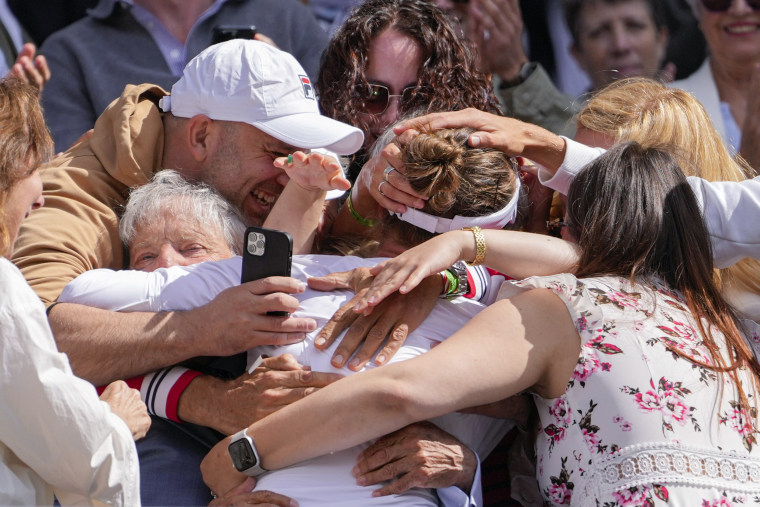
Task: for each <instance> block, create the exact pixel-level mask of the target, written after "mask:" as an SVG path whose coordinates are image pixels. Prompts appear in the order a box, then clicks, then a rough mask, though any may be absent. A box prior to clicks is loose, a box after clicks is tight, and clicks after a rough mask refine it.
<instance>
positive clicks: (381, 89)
mask: <svg viewBox="0 0 760 507" xmlns="http://www.w3.org/2000/svg"><path fill="white" fill-rule="evenodd" d="M416 91H417V86H407V87H406V88H404V89H403V90H401V94H399V95H395V94H392V93H391V91H390V89H389V88H388V87H387V86H385V85H380V84H372V83H370V85H369V88H368V93H367V95H366V96H365V97H364V112H365V113H367V114H372V115H377V114H383V113H384V112H385V110H386V109H388V106H389V105H390V103H391V97H399V100H400V102H401V104H400V106H401V108H404V106H406V105H407V104H409V103H410V102H411V100H412V98H413V97H414V95H415V92H416Z"/></svg>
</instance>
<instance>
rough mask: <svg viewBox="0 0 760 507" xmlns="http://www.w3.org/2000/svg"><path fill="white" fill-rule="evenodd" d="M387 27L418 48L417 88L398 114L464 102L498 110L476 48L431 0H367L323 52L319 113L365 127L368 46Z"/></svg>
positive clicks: (456, 106)
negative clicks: (478, 59)
mask: <svg viewBox="0 0 760 507" xmlns="http://www.w3.org/2000/svg"><path fill="white" fill-rule="evenodd" d="M390 27H393V28H394V29H395V30H397V31H398V32H399V33H402V34H404V35H406V36H408V37H410V38H412V39H413V40H415V41H416V42H417V44H419V46H420V48H421V49H422V60H423V63H422V68H421V69H420V70H419V72H418V74H417V86H418V88H417V90H416V91H415V92H414V94H413V95H412V98H411V100H410V101H408V102H407V103H405V104H404V109H403V110H402V111H401V114H402V115H403V114H404V113H407V112H408V111H411V110H416V109H420V108H421V109H422V110H423V112H435V111H455V110H458V109H464V108H467V107H474V108H477V109H481V110H483V111H488V112H491V113H494V114H501V112H500V110H499V102H498V100H497V99H496V96H495V95H494V93H493V86H492V85H491V81H490V79H489V78H488V76H487V75H486V74H484V73H483V72H481V71H480V70H479V69H478V66H477V59H476V56H475V52H474V48H473V47H472V46H471V44H470V43H469V42H468V41H467V40H466V39H465V38H464V36H462V35H460V34H459V33H458V32H457V29H456V28H455V27H454V25H453V24H452V21H451V19H450V18H449V17H448V16H447V14H446V13H445V12H443V11H442V10H441V9H440V8H438V7H437V6H436V5H434V4H433V3H432V2H430V1H429V0H368V1H366V2H364V3H362V4H361V5H359V6H358V7H357V8H356V9H354V10H353V11H352V13H351V15H350V16H349V18H348V19H347V20H346V22H345V23H344V24H343V26H342V27H341V28H340V29H339V30H338V31H337V32H336V33H335V35H334V36H333V38H332V39H331V40H330V43H329V45H328V46H327V49H326V50H325V53H324V55H323V57H322V65H321V67H320V71H319V77H318V78H317V82H316V88H317V91H318V93H319V102H320V107H321V109H322V112H323V114H325V115H327V116H329V117H331V118H334V119H336V120H340V121H343V122H346V123H350V124H351V125H355V126H357V127H358V128H360V129H362V130H364V131H365V132H366V131H367V130H368V128H369V127H368V125H367V121H366V118H362V116H363V115H361V114H359V112H361V111H362V109H363V103H364V98H365V97H366V96H367V92H366V90H369V83H368V82H367V79H366V77H365V73H366V70H367V67H368V64H369V62H368V53H369V46H370V43H371V42H372V41H373V40H374V39H375V38H376V37H377V36H378V35H380V33H382V32H383V31H385V30H386V29H387V28H390Z"/></svg>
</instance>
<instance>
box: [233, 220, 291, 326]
mask: <svg viewBox="0 0 760 507" xmlns="http://www.w3.org/2000/svg"><path fill="white" fill-rule="evenodd" d="M292 257H293V238H291V236H290V234H288V233H287V232H285V231H278V230H275V229H264V228H263V227H249V228H248V229H246V231H245V237H244V243H243V270H242V272H241V277H240V281H241V283H246V282H250V281H253V280H259V279H261V278H266V277H269V276H290V266H291V262H292ZM267 315H287V312H268V313H267Z"/></svg>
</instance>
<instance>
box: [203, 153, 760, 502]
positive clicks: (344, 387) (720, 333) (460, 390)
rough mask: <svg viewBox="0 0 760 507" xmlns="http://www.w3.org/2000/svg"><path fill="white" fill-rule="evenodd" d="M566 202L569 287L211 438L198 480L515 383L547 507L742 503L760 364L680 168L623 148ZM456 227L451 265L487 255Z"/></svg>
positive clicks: (555, 285) (503, 309)
mask: <svg viewBox="0 0 760 507" xmlns="http://www.w3.org/2000/svg"><path fill="white" fill-rule="evenodd" d="M568 202H570V203H571V205H570V206H569V208H568V214H567V221H568V222H569V225H568V227H569V228H570V235H571V236H572V237H573V239H574V240H575V241H577V242H578V248H579V251H580V262H579V264H578V269H577V271H576V275H575V276H573V275H557V276H551V277H546V278H531V279H527V280H524V281H522V282H517V283H515V284H514V289H515V291H512V293H513V294H514V293H515V292H516V294H515V295H512V297H508V298H507V299H502V300H500V301H498V302H497V303H495V304H494V305H492V306H491V307H489V308H487V309H486V310H484V311H483V312H481V313H480V314H479V315H478V316H477V317H475V318H474V319H473V320H472V321H470V322H469V323H468V324H467V325H466V326H465V327H463V328H462V329H461V330H460V331H459V332H457V334H455V335H454V336H452V337H451V338H450V339H448V340H446V341H445V342H444V343H442V344H441V345H439V346H437V347H435V349H433V350H431V351H430V352H428V353H427V354H424V355H422V356H420V357H418V358H414V359H412V360H410V361H406V362H404V363H399V364H395V365H390V366H387V367H385V368H378V369H374V370H372V371H368V372H363V373H360V374H358V375H354V376H352V377H350V378H346V379H342V380H340V381H338V382H336V383H334V384H332V385H331V386H328V387H327V388H325V389H322V390H321V391H320V392H318V393H316V394H315V395H314V396H310V397H308V398H306V399H304V400H303V401H302V402H299V403H298V404H294V405H291V406H289V407H287V408H285V409H283V410H281V411H278V412H277V413H275V414H273V415H271V416H268V417H267V418H265V419H263V420H261V421H259V422H257V423H255V424H253V425H251V426H250V427H248V428H246V429H245V430H243V431H241V432H240V433H238V434H236V435H233V436H232V437H229V438H227V439H225V440H223V441H222V442H220V443H219V444H217V446H215V447H214V449H213V450H212V451H211V453H210V454H209V455H208V456H207V457H206V459H205V460H204V463H203V474H204V479H205V480H206V483H207V484H208V485H209V486H210V487H211V488H212V489H213V490H214V491H219V492H222V491H229V490H232V489H233V488H235V487H236V486H237V485H238V484H240V483H242V482H244V481H245V480H246V479H247V475H250V476H260V475H261V473H262V472H261V468H263V469H265V470H271V469H279V468H281V467H283V466H287V465H289V464H292V463H295V462H299V461H302V460H304V459H309V458H311V457H314V456H318V455H321V454H324V453H327V452H331V451H336V450H339V449H343V448H346V447H348V446H351V445H354V444H355V443H357V442H361V441H364V440H366V439H367V438H372V437H374V436H376V435H379V434H382V433H385V432H387V431H390V430H392V429H394V428H397V427H400V426H403V425H405V424H408V423H409V422H410V421H415V420H418V419H423V418H426V417H429V416H432V415H438V414H442V413H447V412H449V411H450V410H452V409H460V408H462V407H464V406H467V405H469V404H472V403H473V402H476V403H487V402H490V401H495V400H498V399H501V398H503V397H504V396H505V395H509V394H513V393H517V392H522V391H525V390H527V391H528V392H530V393H531V394H532V395H533V398H534V400H535V401H536V403H537V405H538V409H539V415H540V418H541V431H540V432H539V434H538V436H537V439H536V444H537V452H538V479H539V482H540V485H541V490H542V493H543V495H544V500H545V501H546V502H553V503H570V502H572V501H573V498H574V499H575V500H576V501H578V499H579V498H580V499H581V500H582V501H589V500H590V501H592V502H593V501H597V502H599V503H604V502H607V503H609V504H610V505H614V504H622V503H624V502H629V501H631V499H635V501H636V502H639V503H649V504H655V503H657V502H660V501H663V502H667V501H669V502H675V503H683V504H688V505H692V504H693V505H701V504H704V503H717V502H721V501H724V500H725V499H726V497H728V498H736V499H737V501H742V502H749V501H751V498H752V497H751V495H753V494H756V493H757V491H759V490H760V482H758V478H757V477H756V476H753V475H752V474H751V473H750V471H751V470H757V466H758V463H757V458H758V448H757V445H756V434H757V432H758V426H757V425H758V422H757V415H756V414H757V411H756V404H757V401H756V397H755V393H757V390H758V387H760V386H758V383H759V381H758V374H759V373H760V364H758V362H757V359H756V357H755V356H754V355H753V351H752V350H751V349H750V348H749V347H748V346H747V342H746V341H745V338H744V337H743V336H742V332H741V331H740V329H741V328H744V327H743V326H744V324H743V323H740V322H739V321H738V320H737V318H736V317H735V316H734V314H733V312H732V310H731V308H730V306H729V305H728V304H727V303H726V302H725V301H723V300H722V298H721V297H720V293H719V292H718V290H717V287H716V285H715V283H714V282H713V280H712V258H711V249H710V244H709V238H708V234H707V231H706V229H705V226H704V223H703V222H702V220H701V218H700V211H699V206H698V203H697V200H696V199H695V196H694V194H693V192H692V191H691V190H690V189H689V187H688V185H687V184H686V179H685V177H684V176H683V173H682V172H681V170H680V168H679V167H678V165H677V163H676V162H675V160H674V159H673V158H672V157H671V156H670V155H669V154H668V153H667V152H664V151H661V150H657V149H653V148H642V147H641V146H639V145H637V144H636V143H627V144H623V145H620V146H618V147H615V148H613V149H612V150H610V151H609V152H608V153H607V154H605V155H603V156H602V157H600V158H599V159H597V160H596V161H595V162H594V163H592V164H590V165H589V166H587V167H586V168H585V169H584V170H583V171H581V172H580V173H579V174H578V175H577V176H576V178H575V180H574V181H573V182H572V184H571V187H570V194H569V199H568ZM642 203H646V204H647V205H646V206H644V205H642ZM459 234H460V235H461V236H462V241H461V242H459V243H458V244H457V246H456V247H454V248H455V249H456V248H461V249H462V250H461V258H464V259H468V260H474V261H476V262H478V261H483V260H485V259H484V257H483V253H485V252H483V251H482V249H477V250H476V248H475V245H474V243H473V241H472V239H471V238H469V237H468V238H465V236H469V235H468V234H465V233H459ZM493 234H494V233H491V235H493ZM495 234H499V233H498V232H495ZM486 252H487V250H486ZM503 295H504V296H508V295H511V294H509V293H508V292H505V293H504V294H503ZM676 323H677V329H674V328H673V326H674V325H675V324H676ZM746 326H747V327H746V328H744V329H746V330H747V333H750V334H754V333H757V332H758V329H757V327H756V326H755V325H754V324H750V323H747V324H746ZM642 356H643V357H645V359H644V360H642ZM441 372H446V373H445V375H442V374H441ZM315 421H317V422H318V424H314V422H315ZM326 421H330V424H324V423H323V424H319V422H326ZM707 435H709V436H710V438H706V436H707ZM238 441H240V442H241V444H238V446H246V447H247V446H250V452H251V453H256V456H257V466H258V467H260V468H259V469H256V470H253V469H252V468H253V467H246V466H245V465H243V466H241V465H240V463H238V467H237V470H236V469H235V467H234V465H233V460H232V459H231V455H230V453H229V451H228V446H229V445H230V444H231V443H233V442H238ZM579 453H581V454H582V455H581V457H580V458H581V459H579ZM655 461H656V463H655V465H652V463H653V462H655ZM713 465H714V466H713ZM720 467H723V468H725V473H722V472H721V473H714V474H713V473H712V472H711V470H712V468H716V469H718V468H720ZM631 469H632V470H633V471H632V472H631ZM238 470H240V471H238ZM241 472H243V473H241ZM629 472H630V473H629Z"/></svg>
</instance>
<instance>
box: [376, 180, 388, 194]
mask: <svg viewBox="0 0 760 507" xmlns="http://www.w3.org/2000/svg"><path fill="white" fill-rule="evenodd" d="M386 183H388V182H387V181H381V182H380V183H378V185H377V191H378V192H380V195H382V196H383V197H388V196H387V195H385V194H384V193H383V185H384V184H386Z"/></svg>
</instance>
